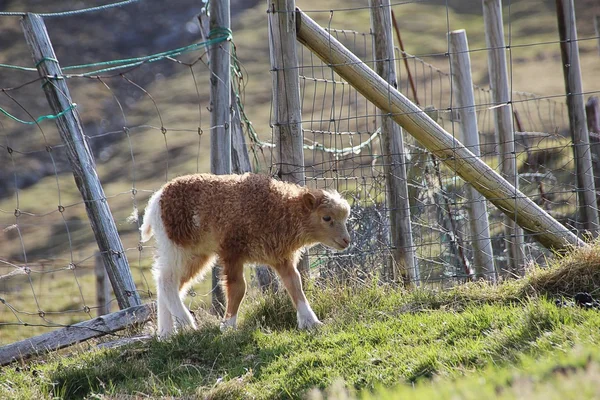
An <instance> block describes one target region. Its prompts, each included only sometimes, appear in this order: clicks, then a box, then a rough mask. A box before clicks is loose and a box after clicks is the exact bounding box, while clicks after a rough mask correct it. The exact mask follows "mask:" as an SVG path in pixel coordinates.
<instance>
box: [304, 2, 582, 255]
mask: <svg viewBox="0 0 600 400" xmlns="http://www.w3.org/2000/svg"><path fill="white" fill-rule="evenodd" d="M296 31H297V37H298V41H300V43H302V44H303V45H304V46H305V47H306V48H308V49H309V50H311V51H312V52H313V53H315V54H316V55H317V56H318V57H319V58H320V59H321V60H322V61H323V62H324V63H326V64H327V65H328V66H329V67H331V68H332V69H333V70H334V71H335V72H336V73H337V74H338V75H339V76H340V77H341V78H343V79H345V80H346V81H347V82H348V83H349V84H350V85H352V87H354V88H355V89H356V90H357V91H358V92H359V93H361V94H362V95H363V96H365V98H367V100H369V101H371V102H372V103H373V104H374V105H375V106H376V107H379V108H381V109H382V110H383V111H385V112H386V113H388V114H390V115H391V116H392V118H393V119H394V121H396V122H397V123H398V124H400V126H402V127H403V128H404V129H405V130H406V131H407V132H408V133H410V134H411V135H412V136H414V137H415V139H417V140H418V141H419V142H421V144H422V145H423V146H424V147H425V148H427V149H428V150H429V151H430V152H432V153H433V154H434V155H435V156H436V157H438V158H439V159H440V160H441V161H443V162H444V163H445V164H446V166H447V167H448V168H450V169H451V170H453V171H454V172H456V174H457V175H458V176H460V177H461V178H463V179H464V180H465V181H466V182H469V183H470V184H471V185H473V186H474V187H475V189H477V191H478V192H479V193H481V194H483V195H484V196H485V197H486V198H487V199H488V200H489V201H490V202H492V203H493V204H494V205H495V206H496V207H498V208H499V209H500V210H501V211H502V212H504V213H505V214H506V215H508V216H510V217H511V218H512V219H513V220H515V219H518V221H519V224H520V225H521V227H522V228H523V229H525V230H526V231H527V232H529V233H531V234H532V238H534V239H535V240H537V241H538V242H540V243H541V244H542V245H544V246H545V247H547V248H551V249H555V250H557V251H568V250H570V249H572V248H573V247H588V245H587V244H586V243H585V242H584V241H583V240H581V239H579V238H577V236H575V235H574V234H573V233H572V232H570V231H569V230H568V229H567V228H565V227H564V226H563V225H562V224H561V223H559V222H558V221H557V220H555V219H554V218H552V217H551V216H550V215H549V214H548V213H547V212H546V211H544V210H542V209H541V208H540V206H538V205H537V204H535V202H533V200H531V199H530V198H529V197H527V196H526V195H524V194H523V193H521V192H520V191H519V190H517V189H515V187H514V186H513V185H511V184H510V183H509V182H508V181H507V180H506V179H504V178H503V177H502V176H500V175H499V174H498V173H497V172H496V171H494V170H493V169H492V168H490V166H488V165H487V164H486V163H485V162H484V161H483V160H481V159H480V158H479V157H476V156H475V154H473V153H472V152H471V151H469V149H467V148H466V147H465V146H464V145H463V144H462V143H461V142H460V141H458V140H457V139H456V138H455V137H453V136H452V135H451V134H450V133H448V132H447V131H445V130H444V128H442V127H441V126H440V125H438V124H437V123H436V122H435V121H434V120H432V119H431V118H430V117H429V116H428V115H427V114H426V113H425V112H424V111H423V110H421V109H420V108H419V107H418V106H417V105H415V104H414V103H412V102H411V101H410V100H408V99H407V98H406V96H404V95H403V94H402V93H400V92H399V91H398V90H397V89H396V88H394V87H392V86H391V85H390V84H389V83H387V82H386V81H385V80H384V79H383V78H381V77H380V76H379V75H377V73H376V72H375V71H373V70H372V69H371V68H369V66H368V65H366V64H365V63H364V62H363V61H361V59H360V58H358V57H357V56H355V55H354V54H352V52H350V50H348V49H347V48H345V47H344V46H343V45H342V44H341V43H340V42H339V41H338V40H337V39H336V38H334V37H333V36H331V35H330V34H329V33H328V32H327V31H326V30H325V29H323V28H321V27H320V26H319V25H318V24H317V23H316V22H315V21H313V20H312V19H311V18H310V17H309V16H308V15H306V14H305V13H303V12H302V11H300V10H298V9H297V12H296ZM513 196H514V198H513Z"/></svg>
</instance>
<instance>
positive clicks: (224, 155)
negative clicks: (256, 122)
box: [209, 0, 231, 316]
mask: <svg viewBox="0 0 600 400" xmlns="http://www.w3.org/2000/svg"><path fill="white" fill-rule="evenodd" d="M209 28H210V32H218V31H222V30H230V29H231V25H230V14H229V0H216V1H211V2H210V3H209ZM220 33H222V32H220ZM209 51H210V103H211V104H210V108H211V114H210V125H211V128H210V172H212V173H213V174H218V175H225V174H230V173H231V65H230V61H231V43H230V42H229V41H223V42H219V43H215V44H212V45H211V46H210V47H209ZM220 275H221V267H219V266H217V265H215V266H214V267H213V270H212V309H213V312H214V313H216V314H217V315H220V316H222V315H223V313H224V312H225V307H224V305H225V295H224V293H223V288H222V287H221V285H220V279H221V277H220Z"/></svg>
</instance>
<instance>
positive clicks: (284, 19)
mask: <svg viewBox="0 0 600 400" xmlns="http://www.w3.org/2000/svg"><path fill="white" fill-rule="evenodd" d="M267 4H268V7H269V8H268V10H267V12H268V18H269V32H268V35H269V54H270V58H271V71H272V74H271V77H272V80H273V108H274V110H273V119H274V121H273V134H274V136H275V143H276V147H275V150H274V152H275V157H276V159H277V175H278V176H279V177H280V178H281V179H282V180H284V181H288V182H293V183H297V184H299V185H304V184H305V178H304V149H303V145H304V134H303V132H302V122H301V121H302V109H301V104H300V82H299V79H298V58H297V56H296V23H295V18H296V13H295V12H294V9H295V0H268V1H267ZM308 270H309V268H308V257H307V256H306V255H305V256H304V257H303V258H302V260H301V261H300V263H299V265H298V271H300V273H301V274H302V275H303V276H304V277H306V276H308V272H309V271H308Z"/></svg>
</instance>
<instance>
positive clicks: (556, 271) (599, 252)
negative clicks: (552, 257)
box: [522, 241, 600, 296]
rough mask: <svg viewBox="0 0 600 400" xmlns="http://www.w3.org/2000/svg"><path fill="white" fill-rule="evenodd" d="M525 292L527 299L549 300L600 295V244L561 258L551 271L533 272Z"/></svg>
mask: <svg viewBox="0 0 600 400" xmlns="http://www.w3.org/2000/svg"><path fill="white" fill-rule="evenodd" d="M522 290H523V294H526V295H532V294H541V295H548V296H573V295H575V294H577V293H578V292H588V293H590V294H591V295H594V294H598V293H600V242H599V241H596V242H595V243H593V244H592V245H591V246H589V247H586V248H581V249H577V250H575V251H573V252H572V253H570V254H568V255H567V256H564V257H561V258H558V259H557V260H556V261H555V262H554V263H553V265H552V266H550V267H549V268H544V269H541V268H539V267H535V268H532V269H531V271H530V272H529V273H528V275H527V277H526V278H525V279H524V280H523V288H522Z"/></svg>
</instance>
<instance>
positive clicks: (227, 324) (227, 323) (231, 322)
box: [220, 317, 237, 332]
mask: <svg viewBox="0 0 600 400" xmlns="http://www.w3.org/2000/svg"><path fill="white" fill-rule="evenodd" d="M236 322H237V318H236V317H232V318H229V319H226V320H224V321H221V327H220V328H221V332H225V331H228V330H236V329H237V323H236Z"/></svg>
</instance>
